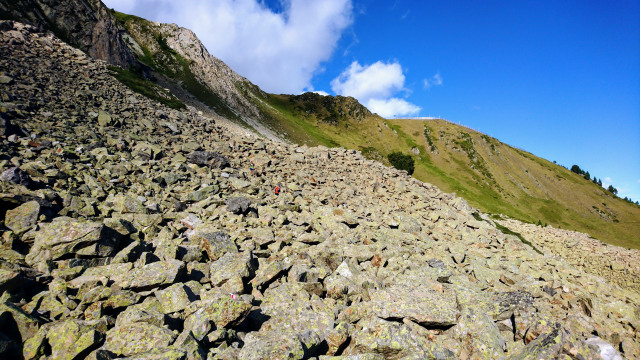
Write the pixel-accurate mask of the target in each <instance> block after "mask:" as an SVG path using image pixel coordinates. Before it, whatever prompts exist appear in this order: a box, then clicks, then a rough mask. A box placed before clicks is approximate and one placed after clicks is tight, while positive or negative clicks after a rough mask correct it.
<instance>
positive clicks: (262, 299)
mask: <svg viewBox="0 0 640 360" xmlns="http://www.w3.org/2000/svg"><path fill="white" fill-rule="evenodd" d="M0 29H1V31H0V54H1V55H2V56H0V73H2V74H0V76H5V77H7V78H10V79H11V81H9V82H7V84H8V85H3V87H2V88H1V89H0V91H1V94H2V96H3V99H7V100H4V101H3V103H2V105H0V113H2V115H3V117H4V118H6V119H7V121H9V122H10V123H11V125H12V126H15V127H17V128H18V130H19V131H16V132H15V133H12V134H11V135H8V136H3V137H2V138H0V141H1V142H0V171H1V172H4V171H6V170H9V169H12V168H19V169H20V171H22V172H24V173H25V174H26V175H28V177H29V179H30V181H32V184H34V185H33V186H31V187H28V186H25V185H24V184H21V183H20V182H19V181H17V182H16V181H11V180H10V179H5V180H1V181H0V205H1V207H0V209H1V212H0V219H2V226H1V227H0V231H1V232H2V235H1V236H0V239H1V246H0V345H2V346H0V357H2V358H25V359H41V358H60V359H82V358H88V359H113V358H123V357H126V358H134V359H311V358H317V359H551V358H572V359H599V358H603V356H604V354H612V355H607V356H609V358H615V356H625V357H628V358H638V357H640V346H639V343H640V335H639V334H638V329H640V323H639V322H638V318H640V316H639V315H640V309H639V306H638V304H640V295H639V294H638V293H637V292H633V291H630V290H628V289H624V288H620V287H618V286H617V285H615V284H612V283H610V282H608V281H606V280H605V279H603V278H602V277H600V276H596V275H594V274H592V273H589V272H585V271H583V270H581V269H580V268H577V267H574V266H572V265H571V264H570V263H568V262H567V261H566V260H565V259H563V258H562V257H559V256H555V255H554V256H549V255H544V254H539V253H538V252H536V251H534V249H533V248H532V247H531V246H529V245H527V244H525V243H523V242H522V241H520V239H518V238H517V237H515V236H511V235H505V234H504V233H502V232H501V231H499V230H498V229H497V228H496V227H495V226H494V224H493V223H491V222H489V221H484V220H482V219H480V220H479V219H476V217H474V215H473V214H474V213H475V212H476V210H475V209H472V208H471V207H469V206H468V205H467V204H466V202H465V201H464V200H463V199H461V198H457V197H455V196H454V195H452V194H445V193H443V192H441V191H440V190H439V189H437V188H436V187H434V186H432V185H429V184H425V183H422V182H420V181H418V180H416V179H413V178H411V177H410V176H408V175H407V174H406V173H405V172H401V171H398V170H395V169H391V168H388V167H385V166H383V165H382V164H380V163H377V162H374V161H371V160H368V159H366V158H365V157H363V156H362V155H361V154H360V153H359V152H357V151H353V150H345V149H343V148H334V149H329V148H325V147H314V148H308V147H298V146H288V145H285V144H279V143H274V142H271V141H267V140H263V139H257V138H254V137H243V136H237V135H230V134H229V133H227V132H225V131H223V130H222V128H220V127H219V126H218V125H217V124H215V123H214V122H213V121H211V119H209V118H206V117H202V116H200V115H198V113H196V112H193V111H191V110H190V109H187V110H185V111H177V110H171V109H169V108H166V107H164V106H162V105H159V104H157V103H154V102H152V101H150V100H149V99H147V98H144V97H142V96H141V95H138V94H134V93H132V92H131V91H129V90H128V89H127V88H125V87H123V86H122V85H121V84H120V83H118V82H117V81H116V80H115V79H113V78H112V77H111V76H110V75H109V73H108V71H107V68H106V67H107V64H106V63H105V62H102V61H95V60H93V59H90V58H88V57H87V56H85V55H84V54H83V53H81V52H79V51H77V50H75V49H73V48H71V47H69V46H67V45H65V44H63V43H62V42H60V41H59V40H58V39H56V38H54V37H52V36H51V35H47V34H43V33H39V32H37V31H35V29H34V28H32V27H29V26H24V25H21V24H16V23H7V22H3V23H0ZM100 114H108V118H109V119H110V120H109V121H105V119H106V118H107V117H106V116H105V115H103V116H102V120H103V121H100V120H99V118H100ZM223 158H224V159H226V162H225V166H219V164H220V161H221V159H223ZM219 160H220V161H219ZM250 164H253V165H254V167H255V168H254V169H253V171H250V170H249V165H250ZM14 172H15V170H14ZM276 186H277V187H279V189H280V191H279V193H277V194H276V193H275V192H274V188H275V187H276ZM36 204H37V205H36ZM481 216H484V215H481ZM576 251H579V250H578V248H576Z"/></svg>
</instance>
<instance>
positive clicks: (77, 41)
mask: <svg viewBox="0 0 640 360" xmlns="http://www.w3.org/2000/svg"><path fill="white" fill-rule="evenodd" d="M0 15H1V18H5V19H12V20H18V21H22V22H25V23H28V24H32V25H35V26H38V27H40V28H42V29H46V30H50V31H52V32H54V33H55V34H56V35H57V36H59V37H61V38H62V39H64V40H65V41H67V42H69V43H70V44H73V45H74V46H76V47H77V48H79V49H80V50H82V51H84V52H85V53H87V54H89V55H90V56H92V57H94V58H97V59H102V60H105V61H108V62H109V63H111V64H114V65H119V66H121V67H123V68H128V67H129V66H131V65H134V64H136V63H137V60H136V58H135V56H134V54H133V53H132V52H131V51H130V50H129V48H128V46H127V44H126V43H125V41H124V40H123V38H122V31H121V30H120V29H119V28H118V26H117V24H116V21H115V18H114V17H113V15H112V14H111V12H110V11H109V9H107V7H106V6H104V4H102V2H101V1H100V0H66V1H58V0H18V1H13V0H11V1H10V0H0Z"/></svg>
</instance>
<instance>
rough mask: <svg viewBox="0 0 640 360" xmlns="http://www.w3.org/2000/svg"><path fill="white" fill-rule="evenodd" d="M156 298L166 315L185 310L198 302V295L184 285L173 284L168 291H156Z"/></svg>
mask: <svg viewBox="0 0 640 360" xmlns="http://www.w3.org/2000/svg"><path fill="white" fill-rule="evenodd" d="M156 297H157V298H158V301H160V304H161V305H162V309H163V311H164V313H165V314H170V313H173V312H176V311H180V310H183V309H184V308H186V307H187V306H188V305H189V304H190V303H191V302H193V301H195V300H196V295H195V294H193V292H192V291H191V289H190V288H189V287H187V286H185V285H183V284H173V285H171V286H169V287H168V288H166V289H163V290H158V291H156Z"/></svg>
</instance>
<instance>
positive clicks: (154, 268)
mask: <svg viewBox="0 0 640 360" xmlns="http://www.w3.org/2000/svg"><path fill="white" fill-rule="evenodd" d="M184 267H185V266H184V263H183V262H182V261H179V260H167V261H158V262H154V263H151V264H147V265H145V266H143V267H141V268H135V269H132V270H131V271H129V272H127V273H123V274H120V275H115V276H113V277H111V280H113V281H114V282H115V284H116V285H118V286H120V287H122V288H123V289H132V288H133V289H135V288H150V287H154V286H160V285H166V284H172V283H174V282H176V280H177V279H178V277H179V276H180V275H181V273H182V271H183V270H184Z"/></svg>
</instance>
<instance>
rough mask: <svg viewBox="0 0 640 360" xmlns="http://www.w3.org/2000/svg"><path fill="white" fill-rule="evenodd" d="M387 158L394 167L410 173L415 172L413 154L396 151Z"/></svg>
mask: <svg viewBox="0 0 640 360" xmlns="http://www.w3.org/2000/svg"><path fill="white" fill-rule="evenodd" d="M387 159H389V162H390V163H391V165H393V167H394V168H396V169H398V170H405V171H406V172H408V173H409V175H411V174H413V170H414V168H415V163H414V161H413V158H412V157H411V155H408V154H403V153H401V152H398V151H396V152H392V153H391V154H389V155H387Z"/></svg>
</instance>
